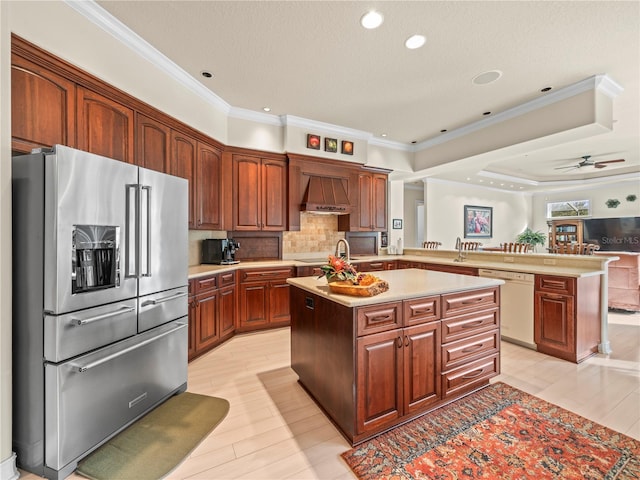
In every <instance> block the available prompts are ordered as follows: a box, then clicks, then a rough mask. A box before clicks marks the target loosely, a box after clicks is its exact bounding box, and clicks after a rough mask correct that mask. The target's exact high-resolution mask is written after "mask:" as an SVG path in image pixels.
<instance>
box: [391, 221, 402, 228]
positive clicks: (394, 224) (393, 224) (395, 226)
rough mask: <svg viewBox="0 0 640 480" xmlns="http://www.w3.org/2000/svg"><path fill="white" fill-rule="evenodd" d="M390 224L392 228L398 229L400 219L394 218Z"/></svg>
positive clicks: (400, 222)
mask: <svg viewBox="0 0 640 480" xmlns="http://www.w3.org/2000/svg"><path fill="white" fill-rule="evenodd" d="M392 226H393V228H394V230H399V229H401V228H402V219H401V218H394V219H393V222H392Z"/></svg>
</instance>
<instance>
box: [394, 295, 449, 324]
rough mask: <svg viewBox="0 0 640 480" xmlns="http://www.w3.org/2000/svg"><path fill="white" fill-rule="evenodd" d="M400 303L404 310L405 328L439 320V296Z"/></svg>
mask: <svg viewBox="0 0 640 480" xmlns="http://www.w3.org/2000/svg"><path fill="white" fill-rule="evenodd" d="M402 303H403V308H404V326H405V327H409V326H411V325H418V324H420V323H426V322H431V321H433V320H439V319H440V296H439V295H434V296H432V297H425V298H416V299H413V300H405V301H404V302H402Z"/></svg>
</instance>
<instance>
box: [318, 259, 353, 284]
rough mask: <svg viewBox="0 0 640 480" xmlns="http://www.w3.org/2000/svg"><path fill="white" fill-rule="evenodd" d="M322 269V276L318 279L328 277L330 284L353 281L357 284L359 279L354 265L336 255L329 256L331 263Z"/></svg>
mask: <svg viewBox="0 0 640 480" xmlns="http://www.w3.org/2000/svg"><path fill="white" fill-rule="evenodd" d="M320 269H321V270H322V275H320V276H319V277H318V278H321V277H327V281H328V282H331V281H335V280H351V281H352V282H355V280H356V278H357V277H358V272H357V271H356V268H355V267H354V266H353V265H351V264H350V263H349V262H347V260H346V259H344V258H341V257H336V256H335V255H329V263H328V264H327V265H322V266H321V267H320Z"/></svg>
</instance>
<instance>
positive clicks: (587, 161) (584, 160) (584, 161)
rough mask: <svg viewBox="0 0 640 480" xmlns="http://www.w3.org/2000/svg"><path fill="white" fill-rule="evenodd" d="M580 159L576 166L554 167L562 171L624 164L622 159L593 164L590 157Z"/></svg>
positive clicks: (585, 156)
mask: <svg viewBox="0 0 640 480" xmlns="http://www.w3.org/2000/svg"><path fill="white" fill-rule="evenodd" d="M580 158H582V160H581V161H580V162H578V163H577V164H576V165H569V166H566V167H556V168H555V169H556V170H563V169H575V168H582V167H594V168H605V167H606V166H607V164H609V163H620V162H624V158H618V159H617V160H602V161H600V162H594V161H593V160H591V155H583V156H582V157H580Z"/></svg>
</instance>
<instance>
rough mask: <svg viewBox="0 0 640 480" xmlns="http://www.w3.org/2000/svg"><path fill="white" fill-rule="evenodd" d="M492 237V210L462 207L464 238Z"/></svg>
mask: <svg viewBox="0 0 640 480" xmlns="http://www.w3.org/2000/svg"><path fill="white" fill-rule="evenodd" d="M492 236H493V208H492V207H479V206H477V205H465V206H464V237H465V238H491V237H492Z"/></svg>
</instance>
